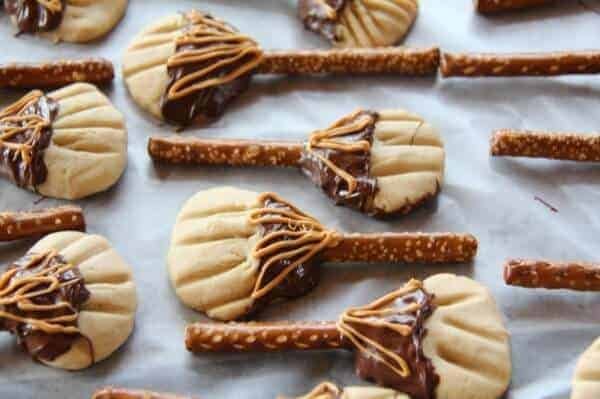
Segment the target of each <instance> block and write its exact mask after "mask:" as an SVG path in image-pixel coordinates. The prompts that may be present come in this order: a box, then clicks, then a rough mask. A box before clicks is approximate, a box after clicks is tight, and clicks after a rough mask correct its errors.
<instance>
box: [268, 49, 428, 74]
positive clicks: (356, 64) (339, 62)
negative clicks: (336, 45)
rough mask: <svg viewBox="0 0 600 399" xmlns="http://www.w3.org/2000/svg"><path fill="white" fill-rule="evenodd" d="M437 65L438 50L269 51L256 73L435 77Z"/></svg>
mask: <svg viewBox="0 0 600 399" xmlns="http://www.w3.org/2000/svg"><path fill="white" fill-rule="evenodd" d="M439 64H440V50H439V48H437V47H431V48H425V49H411V48H404V47H386V48H375V49H363V48H360V49H332V50H304V51H297V50H296V51H271V52H267V53H265V54H264V56H263V59H262V61H261V63H260V65H259V66H258V70H257V72H258V73H264V74H286V75H304V74H316V73H334V74H335V73H339V74H381V73H390V74H398V75H410V76H424V75H435V74H436V73H437V70H438V67H439Z"/></svg>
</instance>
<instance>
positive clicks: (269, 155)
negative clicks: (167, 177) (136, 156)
mask: <svg viewBox="0 0 600 399" xmlns="http://www.w3.org/2000/svg"><path fill="white" fill-rule="evenodd" d="M303 148H304V146H303V144H301V143H298V142H293V141H289V142H285V141H259V140H210V139H200V138H191V137H186V138H184V137H158V136H156V137H151V138H150V140H149V141H148V154H149V155H150V157H151V158H152V159H153V160H154V161H159V162H167V163H175V164H195V165H231V166H297V165H298V162H299V161H300V157H301V156H302V150H303Z"/></svg>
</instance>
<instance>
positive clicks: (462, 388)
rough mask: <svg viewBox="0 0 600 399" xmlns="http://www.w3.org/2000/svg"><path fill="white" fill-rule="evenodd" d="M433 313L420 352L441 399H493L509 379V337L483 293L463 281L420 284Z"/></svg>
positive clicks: (442, 277)
mask: <svg viewBox="0 0 600 399" xmlns="http://www.w3.org/2000/svg"><path fill="white" fill-rule="evenodd" d="M423 284H424V287H425V290H426V291H427V292H429V293H432V294H433V295H434V298H433V303H434V304H435V305H436V309H435V311H434V312H433V314H432V315H431V316H430V317H429V319H427V321H426V323H425V328H427V334H426V335H425V339H424V341H423V352H424V354H425V356H427V357H428V358H429V359H431V361H432V362H433V365H434V367H435V371H436V373H437V374H438V375H439V376H440V383H439V385H438V387H437V390H436V395H437V398H440V399H497V398H500V397H502V395H503V394H504V392H505V391H506V389H507V388H508V385H509V382H510V376H511V360H510V347H509V336H508V332H507V331H506V329H505V327H504V325H503V322H502V319H501V315H500V313H499V311H498V309H497V307H496V303H495V301H494V299H493V298H492V296H491V294H490V293H489V291H488V289H487V288H486V287H484V286H483V285H481V284H479V283H477V282H476V281H474V280H471V279H469V278H466V277H458V276H455V275H452V274H438V275H435V276H432V277H430V278H427V279H425V280H424V282H423Z"/></svg>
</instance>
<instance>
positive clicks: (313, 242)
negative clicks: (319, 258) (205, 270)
mask: <svg viewBox="0 0 600 399" xmlns="http://www.w3.org/2000/svg"><path fill="white" fill-rule="evenodd" d="M268 200H271V201H274V202H277V203H280V204H283V205H285V206H286V207H289V209H283V208H268V207H263V208H260V209H256V210H255V211H253V212H252V213H251V214H250V223H252V224H255V225H261V224H263V225H264V224H269V223H277V224H283V225H285V226H286V228H284V229H282V230H277V231H273V232H270V233H268V234H266V235H265V236H264V237H262V238H261V240H260V241H259V242H258V243H257V244H256V246H255V247H254V250H253V252H252V256H253V257H254V258H256V259H260V260H261V263H262V267H261V268H260V273H259V275H258V278H257V280H256V283H255V285H254V291H253V292H252V298H253V299H257V298H261V297H263V296H265V295H266V294H267V293H268V292H269V291H271V290H272V289H273V288H275V287H276V286H277V285H278V284H280V283H281V282H282V281H283V280H284V279H285V278H286V276H287V275H288V274H290V273H291V272H292V271H293V270H294V269H295V268H296V267H298V265H300V264H302V263H304V262H306V261H308V260H310V259H311V258H312V257H313V256H315V255H316V254H318V253H319V252H320V251H322V250H323V249H325V248H326V247H328V246H330V245H331V244H332V243H334V242H335V241H336V240H337V238H336V237H337V235H336V233H335V232H334V231H333V230H327V229H326V228H325V227H324V226H322V225H321V224H320V223H319V222H318V221H317V220H316V219H314V218H312V217H311V216H308V215H306V214H305V213H303V212H302V211H300V210H299V209H298V208H296V207H295V206H293V205H292V204H290V203H288V202H287V201H285V200H284V199H282V198H280V197H279V196H278V195H277V194H275V193H262V194H261V195H260V196H259V201H260V202H261V203H263V204H265V203H266V201H268ZM292 259H295V260H294V261H293V262H290V264H289V266H287V267H286V268H285V269H283V270H282V271H281V272H280V273H279V274H278V275H277V276H276V277H275V278H274V279H273V280H271V281H269V282H268V283H266V284H264V286H263V280H264V279H265V274H266V272H267V271H268V270H269V268H270V267H272V266H274V265H275V264H276V263H277V262H280V261H284V260H292Z"/></svg>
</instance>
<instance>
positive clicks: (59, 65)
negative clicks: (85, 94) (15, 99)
mask: <svg viewBox="0 0 600 399" xmlns="http://www.w3.org/2000/svg"><path fill="white" fill-rule="evenodd" d="M114 76H115V72H114V68H113V65H112V63H111V62H110V61H108V60H105V59H103V58H88V59H82V60H60V61H49V62H42V63H11V64H0V88H4V87H8V88H18V89H23V88H24V89H33V88H57V87H62V86H66V85H68V84H71V83H76V82H87V83H94V84H98V85H101V84H106V83H109V82H110V81H112V80H113V78H114Z"/></svg>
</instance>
